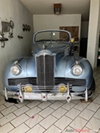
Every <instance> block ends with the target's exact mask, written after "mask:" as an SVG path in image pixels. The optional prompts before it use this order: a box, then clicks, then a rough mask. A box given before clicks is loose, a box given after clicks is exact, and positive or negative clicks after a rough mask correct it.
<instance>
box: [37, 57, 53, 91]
mask: <svg viewBox="0 0 100 133" xmlns="http://www.w3.org/2000/svg"><path fill="white" fill-rule="evenodd" d="M36 62H37V84H38V86H39V89H40V90H43V91H44V90H51V89H52V88H53V86H54V56H52V55H40V56H38V57H36Z"/></svg>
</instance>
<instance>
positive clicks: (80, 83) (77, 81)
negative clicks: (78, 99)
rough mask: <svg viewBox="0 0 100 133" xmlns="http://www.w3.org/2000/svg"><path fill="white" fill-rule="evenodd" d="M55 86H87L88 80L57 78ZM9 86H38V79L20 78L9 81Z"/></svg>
mask: <svg viewBox="0 0 100 133" xmlns="http://www.w3.org/2000/svg"><path fill="white" fill-rule="evenodd" d="M54 81H55V85H59V84H60V83H64V84H67V83H69V84H70V85H72V86H85V85H86V80H85V79H72V78H55V79H54ZM8 84H9V85H10V86H15V85H18V84H22V85H26V84H32V85H37V83H36V78H31V77H29V78H18V79H8ZM48 85H50V84H48Z"/></svg>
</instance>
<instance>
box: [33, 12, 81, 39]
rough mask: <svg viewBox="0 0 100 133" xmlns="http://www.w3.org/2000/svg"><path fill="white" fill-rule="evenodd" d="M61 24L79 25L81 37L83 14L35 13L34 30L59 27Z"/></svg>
mask: <svg viewBox="0 0 100 133" xmlns="http://www.w3.org/2000/svg"><path fill="white" fill-rule="evenodd" d="M60 26H79V38H80V31H81V14H72V15H33V27H34V32H36V31H38V30H45V29H59V27H60Z"/></svg>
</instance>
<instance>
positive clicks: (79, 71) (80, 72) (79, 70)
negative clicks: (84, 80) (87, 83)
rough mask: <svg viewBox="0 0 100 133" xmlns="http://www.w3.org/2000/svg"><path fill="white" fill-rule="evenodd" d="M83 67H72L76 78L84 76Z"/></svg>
mask: <svg viewBox="0 0 100 133" xmlns="http://www.w3.org/2000/svg"><path fill="white" fill-rule="evenodd" d="M82 71H83V70H82V67H81V66H80V65H74V66H73V67H72V74H73V75H75V76H79V75H81V74H82Z"/></svg>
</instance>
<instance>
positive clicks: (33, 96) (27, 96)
mask: <svg viewBox="0 0 100 133" xmlns="http://www.w3.org/2000/svg"><path fill="white" fill-rule="evenodd" d="M82 94H83V95H85V96H78V95H82ZM90 97H91V96H90ZM5 98H6V100H8V99H9V98H14V99H18V100H19V101H20V102H21V103H22V102H23V101H24V100H42V101H47V100H66V101H67V102H70V101H71V100H76V99H85V101H88V90H87V88H86V90H85V91H84V92H80V93H71V92H70V91H69V89H68V91H67V92H66V93H56V94H55V93H34V92H23V91H22V86H21V85H20V86H19V92H11V91H7V89H6V88H5Z"/></svg>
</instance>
